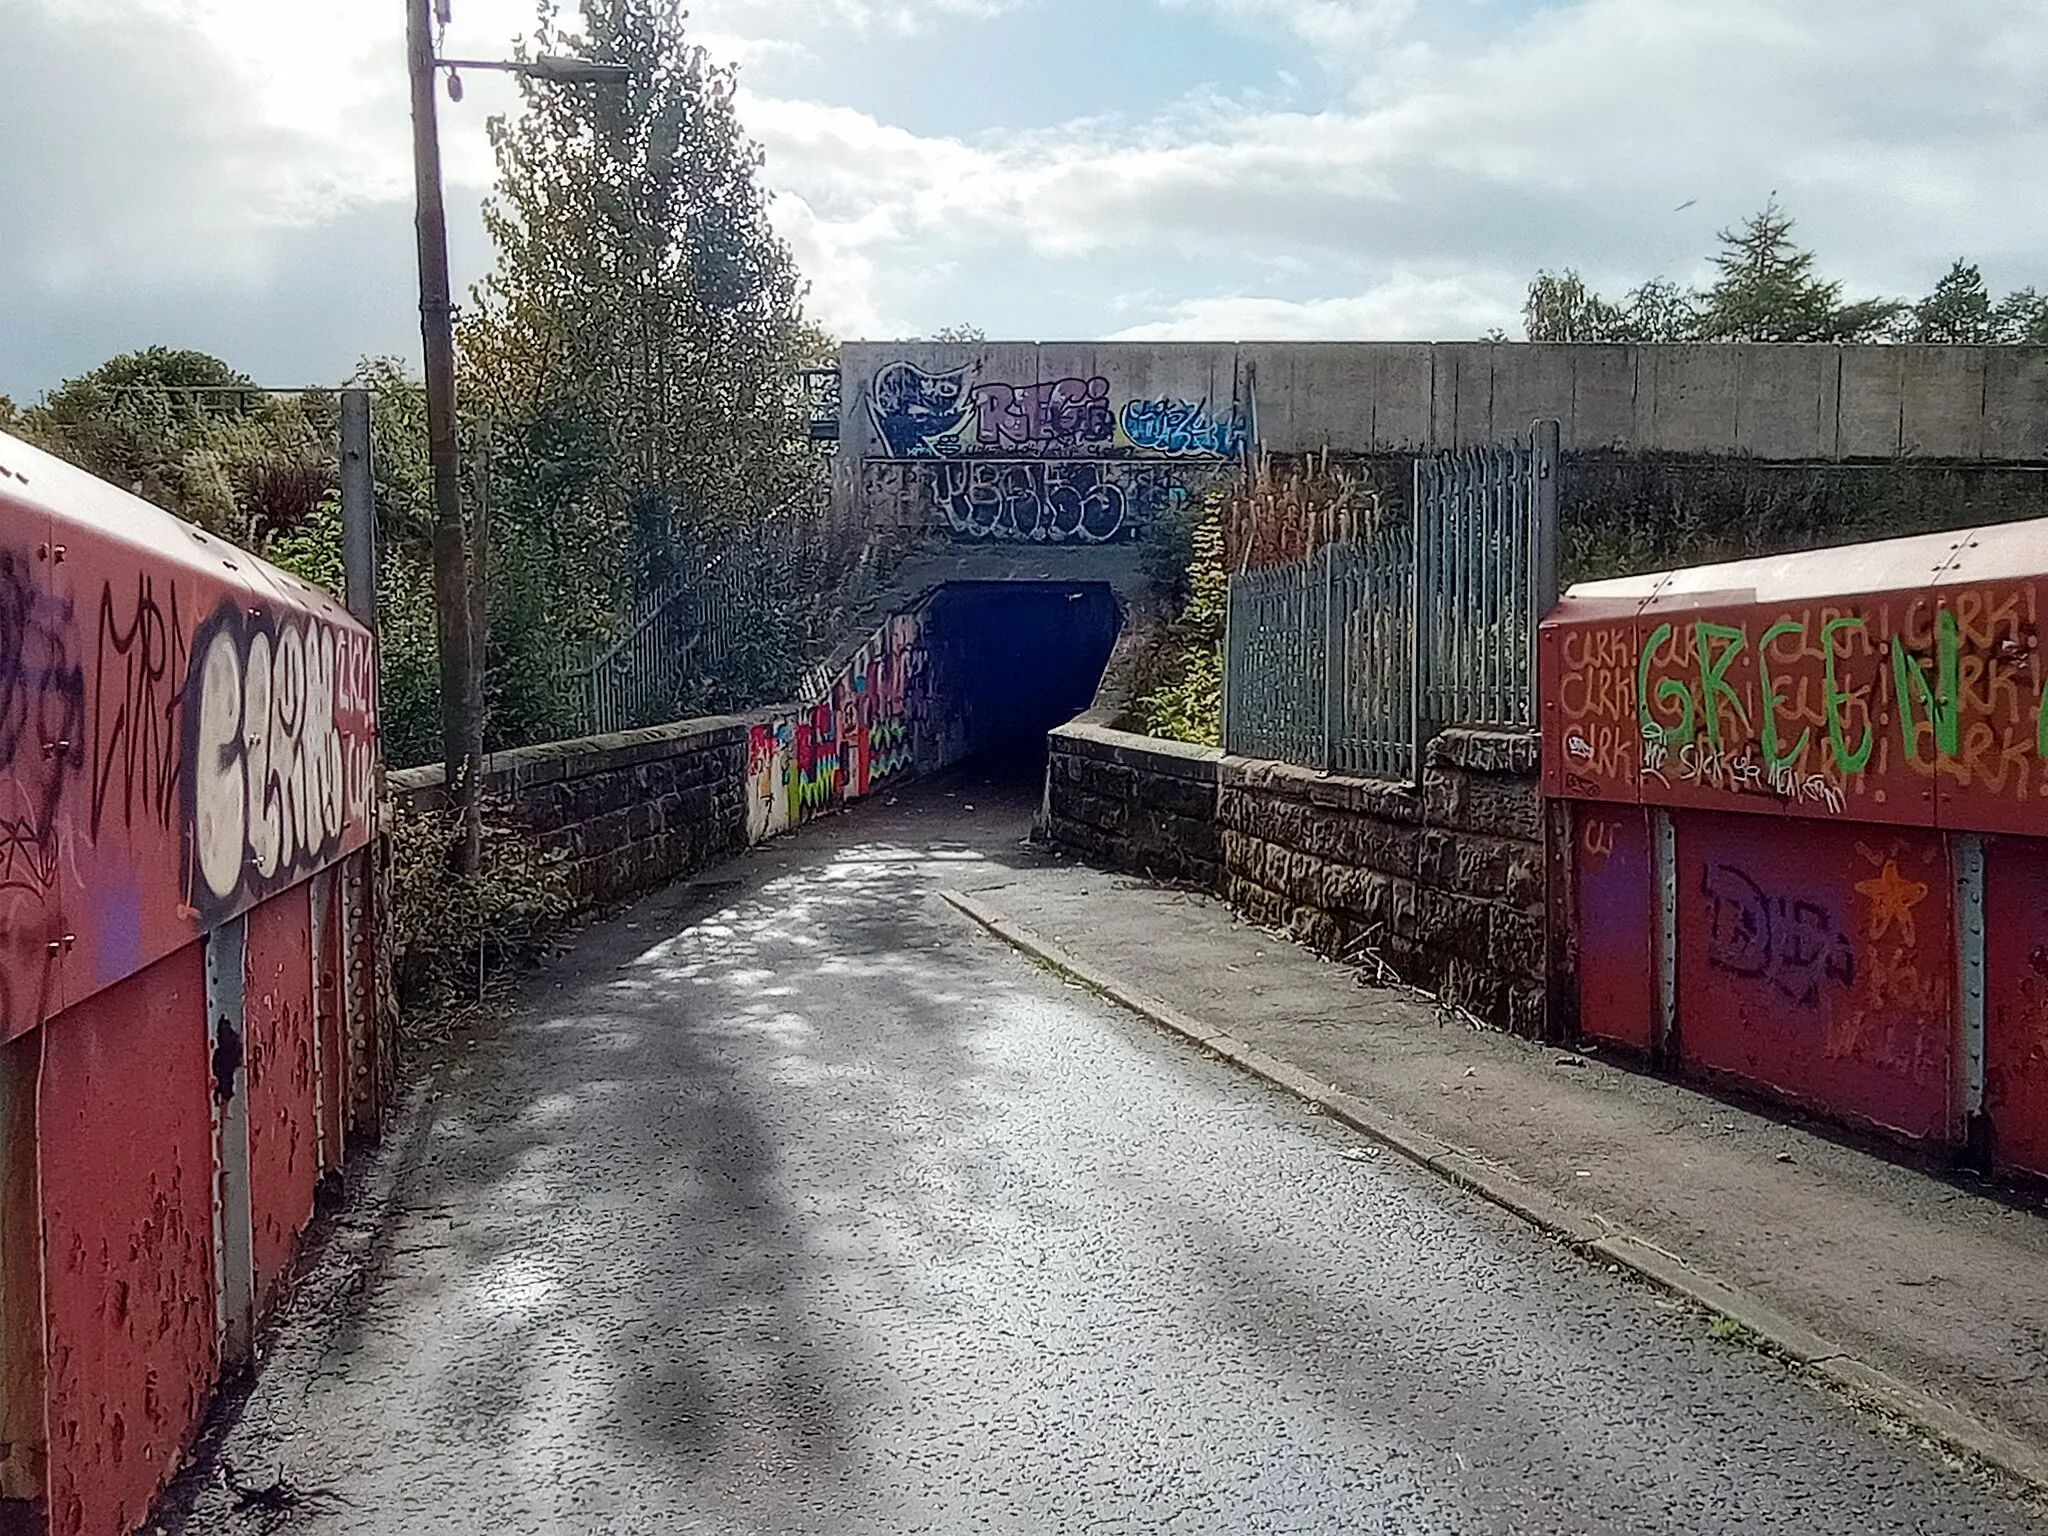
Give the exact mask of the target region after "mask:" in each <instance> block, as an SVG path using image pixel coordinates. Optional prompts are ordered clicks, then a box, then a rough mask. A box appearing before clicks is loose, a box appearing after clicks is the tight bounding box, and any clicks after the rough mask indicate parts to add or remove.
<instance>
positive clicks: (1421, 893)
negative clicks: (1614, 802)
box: [1045, 726, 1544, 1035]
mask: <svg viewBox="0 0 2048 1536" xmlns="http://www.w3.org/2000/svg"><path fill="white" fill-rule="evenodd" d="M1205 816H1207V817H1210V818H1213V819H1212V820H1210V821H1209V822H1208V824H1207V825H1204V818H1205ZM1045 825H1046V830H1047V832H1048V834H1049V835H1050V836H1051V837H1052V838H1053V840H1054V841H1057V842H1059V843H1061V844H1063V845H1064V846H1067V847H1070V848H1072V849H1074V850H1075V851H1076V852H1078V853H1081V854H1082V855H1084V856H1085V857H1088V858H1091V859H1095V860H1098V861H1100V862H1102V863H1105V864H1109V865H1112V866H1114V867H1116V868H1119V869H1128V870H1132V871H1134V872H1138V873H1144V874H1151V875H1163V876H1168V877H1171V878H1181V879H1192V880H1195V881H1197V882H1198V883H1200V884H1202V885H1204V886H1206V887H1208V888H1210V889H1215V890H1219V891H1221V892H1222V893H1223V894H1224V895H1226V896H1227V897H1228V898H1229V899H1230V902H1231V904H1232V905H1233V906H1235V907H1237V908H1238V909H1240V910H1241V911H1243V912H1244V913H1245V915H1246V916H1247V917H1249V918H1251V919H1252V920H1253V921H1254V922H1257V923H1261V924H1264V925H1266V926H1268V927H1273V928H1281V929H1285V930H1287V931H1288V932H1290V933H1292V934H1294V935H1295V936H1296V937H1298V938H1300V939H1301V940H1302V941H1303V942H1304V943H1307V944H1308V945H1310V946H1311V947H1312V948H1314V949H1316V950H1318V951H1320V952H1321V953H1323V954H1327V955H1332V956H1341V957H1345V958H1350V959H1358V960H1363V959H1366V958H1367V957H1368V956H1369V955H1370V954H1375V953H1376V954H1377V955H1378V956H1379V957H1380V958H1381V959H1382V960H1384V961H1385V962H1386V963H1387V964H1388V965H1390V966H1392V967H1393V969H1394V970H1395V971H1396V972H1397V973H1398V974H1399V975H1400V977H1401V978H1402V979H1403V980H1404V981H1410V982H1413V983H1415V984H1417V985H1419V986H1423V987H1427V988H1429V989H1430V990H1431V991H1434V992H1437V993H1439V994H1440V995H1442V996H1443V997H1444V998H1445V999H1446V1000H1447V1001H1450V1002H1453V1003H1455V1004H1457V1005H1458V1006H1460V1007H1463V1008H1467V1009H1470V1010H1471V1011H1472V1012H1473V1013H1474V1014H1476V1015H1478V1016H1479V1017H1480V1018H1481V1019H1483V1020H1485V1021H1486V1022H1487V1023H1489V1024H1492V1025H1495V1026H1496V1027H1499V1028H1502V1029H1510V1030H1513V1031H1515V1032H1516V1033H1518V1034H1528V1035H1535V1034H1540V1033H1541V1032H1542V1030H1543V999H1544V890H1543V802H1542V797H1541V795H1540V793H1539V792H1538V787H1537V776H1536V739H1535V738H1534V737H1533V736H1529V735H1523V734H1519V733H1507V732H1496V731H1474V730H1454V731H1446V732H1445V733H1443V734H1442V735H1441V736H1439V737H1437V738H1436V740H1435V741H1433V742H1432V743H1431V744H1430V749H1429V753H1428V760H1427V764H1426V771H1425V774H1424V782H1423V786H1422V788H1421V789H1420V790H1419V791H1418V790H1415V789H1412V788H1410V787H1408V786H1406V785H1402V784H1395V783H1390V782H1386V781H1382V780H1373V779H1351V778H1344V777H1341V776H1337V775H1333V774H1320V773H1316V772H1313V771H1311V770H1308V769H1304V768H1296V767H1293V766H1291V765H1288V764H1285V763H1273V762H1265V761H1261V760H1258V759H1251V758H1236V757H1224V756H1222V755H1221V754H1220V753H1217V752H1215V751H1213V750H1208V749H1203V748H1196V747H1186V746H1182V745H1180V744H1179V743H1175V742H1164V741H1154V740H1151V739H1149V738H1146V737H1142V736H1135V735H1131V734H1128V733H1126V732H1121V731H1110V730H1105V729H1102V728H1101V727H1097V726H1069V727H1067V728H1066V729H1064V730H1061V731H1056V732H1054V733H1053V738H1052V757H1051V767H1050V770H1049V774H1048V779H1047V793H1046V816H1045Z"/></svg>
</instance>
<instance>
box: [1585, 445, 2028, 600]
mask: <svg viewBox="0 0 2048 1536" xmlns="http://www.w3.org/2000/svg"><path fill="white" fill-rule="evenodd" d="M2036 479H2037V477H2036V476H2035V475H2033V474H2032V473H2031V472H2029V471H2026V470H2023V469H2014V470H1998V469H1984V468H1973V469H1959V468H1957V467H1955V466H1953V465H1939V464H1929V463H1924V462H1920V463H1915V462H1911V461H1899V462H1893V463H1888V464H1884V465H1806V464H1772V463H1765V462H1759V461H1756V460H1745V459H1731V458H1693V457H1686V456H1681V455H1672V454H1656V453H1635V454H1586V455H1573V456H1571V457H1569V458H1568V459H1567V460H1566V462H1565V466H1564V482H1563V485H1562V488H1561V490H1562V494H1561V498H1560V499H1561V503H1562V506H1563V511H1564V521H1563V527H1562V529H1561V530H1560V531H1561V535H1562V540H1563V548H1562V550H1561V552H1560V555H1561V565H1562V575H1563V578H1564V580H1565V582H1566V583H1567V584H1569V583H1571V582H1574V581H1592V580H1598V579H1600V578H1602V577H1606V576H1622V575H1630V574H1633V573H1636V572H1639V571H1657V570H1668V569H1671V568H1672V567H1674V566H1683V565H1696V564H1703V563H1710V562H1713V561H1719V560H1735V559H1743V558H1747V557H1750V556H1755V555H1764V554H1776V553H1782V552H1788V551H1792V550H1800V549H1817V548H1821V547H1824V546H1829V545H1837V544H1847V543H1853V542H1855V541H1857V540H1864V539H1886V538H1896V537H1900V536H1903V535H1906V534H1915V533H1933V532H1937V531H1941V530H1945V529H1951V528H1969V527H1975V526H1979V525H1982V524H1986V523H1999V522H2009V521H2011V520H2013V519H2015V518H2026V517H2038V516H2039V515H2040V506H2041V502H2040V494H2041V493H2040V487H2039V486H2038V484H2036V483H2035V482H2036Z"/></svg>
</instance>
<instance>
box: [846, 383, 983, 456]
mask: <svg viewBox="0 0 2048 1536" xmlns="http://www.w3.org/2000/svg"><path fill="white" fill-rule="evenodd" d="M868 411H869V414H870V415H871V416H872V417H873V418H874V423H875V435H876V436H877V437H879V438H880V439H881V441H882V444H883V446H884V447H885V448H886V449H887V450H888V454H889V457H890V458H893V459H923V458H935V457H936V458H945V457H951V456H954V455H957V454H960V453H963V452H965V451H966V448H965V445H964V444H963V442H962V439H961V427H962V424H963V423H964V422H965V421H966V419H967V370H966V369H965V368H955V369H952V370H951V371H949V372H946V373H926V372H925V371H924V370H923V369H922V368H920V367H918V366H917V364H915V363H890V364H888V365H887V366H886V367H884V368H881V369H879V370H878V371H877V372H876V374H875V380H874V385H873V388H872V389H871V391H870V392H869V395H868Z"/></svg>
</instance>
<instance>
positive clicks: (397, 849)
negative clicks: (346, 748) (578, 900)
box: [385, 804, 573, 1012]
mask: <svg viewBox="0 0 2048 1536" xmlns="http://www.w3.org/2000/svg"><path fill="white" fill-rule="evenodd" d="M385 826H386V828H387V830H388V831H389V833H390V837H391V909H390V932H391V934H392V935H393V971H394V975H395V980H396V982H397V986H398V996H399V1002H400V1004H401V1005H402V1006H403V1007H404V1008H406V1009H407V1011H408V1012H417V1011H421V1010H431V1009H434V1008H437V1007H441V1006H445V1005H446V1004H448V1003H450V1002H452V1001H455V1000H457V999H460V998H466V997H467V998H473V997H477V996H479V995H481V993H482V991H483V989H484V986H485V983H486V980H487V978H488V977H489V976H490V975H491V974H493V972H494V971H496V970H497V969H498V968H499V967H501V966H502V965H504V964H505V963H507V962H508V961H518V960H523V959H528V958H532V957H534V956H537V955H538V954H540V953H542V952H543V951H544V950H545V949H546V947H547V944H548V940H549V936H550V935H551V934H552V933H553V932H554V931H555V930H557V929H558V928H560V926H561V925H562V923H563V921H564V920H565V919H566V918H567V917H568V916H569V914H570V912H571V910H572V908H573V903H572V901H571V898H570V892H569V885H568V880H567V878H566V875H565V873H564V870H563V868H562V862H561V860H559V859H557V858H552V857H549V856H548V855H545V854H543V853H541V852H540V850H539V849H538V848H537V847H536V846H535V844H534V843H533V841H532V839H531V838H529V837H528V836H527V835H526V834H525V833H524V832H523V831H521V830H520V829H519V827H518V826H517V824H516V823H515V822H514V821H513V820H512V819H511V818H510V816H509V815H508V814H507V813H506V812H505V811H504V810H503V809H502V808H498V809H495V810H493V811H492V812H491V813H490V814H487V815H486V817H485V819H484V840H483V857H482V860H481V861H480V863H479V864H478V866H477V868H476V870H475V872H474V873H472V874H468V875H461V876H458V875H454V874H451V873H450V871H449V854H450V852H451V850H452V849H453V847H454V845H455V843H456V842H457V840H458V839H459V838H460V836H461V830H460V828H459V827H458V826H457V825H456V824H455V822H454V821H453V820H451V819H450V818H449V817H448V816H446V815H444V814H442V813H440V812H438V811H416V810H411V809H408V808H407V807H406V806H404V805H403V804H398V805H394V806H393V807H392V809H391V813H390V815H389V816H388V817H387V818H386V820H385Z"/></svg>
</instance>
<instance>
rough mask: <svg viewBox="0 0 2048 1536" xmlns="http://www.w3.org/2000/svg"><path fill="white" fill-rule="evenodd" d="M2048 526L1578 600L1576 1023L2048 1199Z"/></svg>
mask: <svg viewBox="0 0 2048 1536" xmlns="http://www.w3.org/2000/svg"><path fill="white" fill-rule="evenodd" d="M2044 595H2048V522H2033V523H2020V524H2012V525H2008V526H2004V527H1998V528H1985V529H1975V530H1971V531H1968V532H1966V533H1960V534H1945V535H1936V536H1930V537H1925V538H1913V539H1898V540H1891V541H1887V542H1884V543H1876V544H1864V545H1857V546H1853V547H1851V548H1848V549H1841V550H1826V551H1814V552H1810V553H1805V554H1797V555H1788V556H1783V557H1777V558H1771V559H1764V560H1751V561H1741V562H1737V563H1733V564H1728V565H1719V566H1703V567H1698V568H1694V569H1690V570H1681V571H1667V572H1661V573H1656V574H1652V575H1647V576H1638V577H1629V578H1626V579H1623V580H1619V581H1607V582H1594V583H1589V584H1585V585H1581V586H1578V587H1574V588H1573V589H1572V590H1571V592H1570V593H1568V594H1567V595H1566V597H1565V599H1564V601H1563V602H1562V603H1560V604H1559V606H1558V607H1557V609H1556V610H1555V611H1554V612H1553V613H1552V615H1551V617H1550V618H1549V620H1548V621H1547V622H1546V623H1545V624H1544V625H1543V628H1542V632H1541V637H1540V644H1539V652H1540V666H1541V694H1542V715H1543V722H1542V723H1543V738H1544V740H1543V774H1544V792H1545V794H1546V795H1548V796H1550V797H1551V798H1552V799H1553V800H1555V801H1557V802H1560V803H1562V805H1563V806H1565V807H1567V810H1566V811H1565V814H1568V815H1569V816H1570V817H1571V820H1572V824H1573V837H1572V843H1571V846H1572V848H1573V851H1574V857H1573V872H1572V879H1571V889H1570V891H1569V892H1568V893H1565V894H1567V895H1568V900H1567V901H1564V902H1562V903H1561V910H1562V911H1563V912H1564V913H1566V914H1568V919H1569V921H1570V923H1571V924H1572V931H1573V934H1574V938H1575V940H1576V951H1577V975H1578V1011H1579V1027H1580V1029H1581V1030H1582V1032H1583V1033H1585V1034H1587V1035H1590V1036H1593V1037H1596V1038H1600V1039H1605V1040H1610V1041H1613V1042H1616V1043H1619V1044H1623V1045H1628V1046H1631V1047H1634V1048H1637V1049H1641V1050H1645V1051H1647V1052H1648V1053H1650V1054H1651V1055H1652V1056H1654V1057H1656V1058H1658V1059H1660V1060H1662V1061H1664V1062H1666V1063H1668V1064H1670V1065H1673V1066H1679V1067H1683V1068H1685V1069H1688V1070H1693V1071H1697V1072H1700V1073H1702V1074H1706V1075H1710V1076H1714V1077H1720V1078H1726V1079H1730V1080H1734V1081H1737V1082H1740V1083H1742V1084H1744V1085H1747V1086H1750V1087H1753V1088H1757V1089H1761V1090H1763V1091H1765V1092H1768V1093H1771V1094H1775V1095H1777V1096H1780V1097H1782V1098H1785V1099H1788V1100H1792V1101H1795V1102H1799V1103H1802V1104H1806V1105H1809V1106H1812V1107H1814V1108H1816V1109H1819V1110H1821V1111H1823V1112H1825V1113H1827V1114H1830V1115H1833V1116H1836V1117H1839V1118H1841V1119H1844V1120H1848V1121H1854V1122H1858V1123H1862V1124H1866V1125H1870V1126H1874V1127H1878V1128H1882V1129H1884V1130H1886V1131H1888V1132H1892V1133H1895V1134H1898V1135H1901V1136H1905V1137H1908V1138H1912V1139H1914V1140H1917V1141H1922V1142H1929V1143H1934V1144H1945V1145H1951V1146H1962V1145H1965V1144H1971V1145H1976V1146H1980V1147H1981V1146H1985V1145H1989V1146H1991V1147H1993V1148H1994V1149H1995V1156H1996V1160H1997V1161H1998V1163H1999V1164H2000V1165H2001V1166H2004V1167H2007V1168H2011V1169H2019V1170H2026V1171H2031V1172H2035V1173H2048V1024H2044V1012H2043V1006H2044V1002H2048V916H2044V915H2043V914H2044V911H2048V840H2044V839H2048V711H2044V708H2043V686H2044V682H2048V663H2044V659H2043V657H2042V654H2041V638H2040V631H2039V627H2038V626H2039V619H2040V608H2041V603H2042V598H2043V596H2044Z"/></svg>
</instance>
